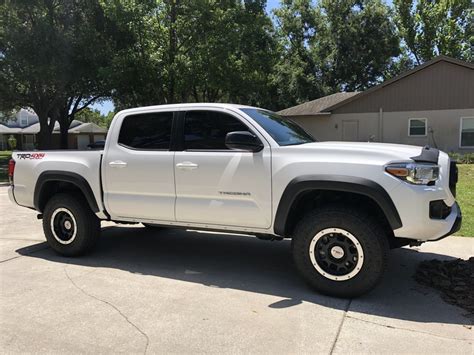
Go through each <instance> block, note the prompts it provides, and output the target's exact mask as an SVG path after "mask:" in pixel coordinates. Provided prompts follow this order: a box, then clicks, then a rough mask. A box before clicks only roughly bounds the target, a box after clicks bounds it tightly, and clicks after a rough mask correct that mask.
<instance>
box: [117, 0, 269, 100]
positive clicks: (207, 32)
mask: <svg viewBox="0 0 474 355" xmlns="http://www.w3.org/2000/svg"><path fill="white" fill-rule="evenodd" d="M126 6H127V3H126V2H123V3H122V2H115V3H114V6H112V7H111V11H110V13H111V15H112V16H115V17H116V18H117V19H118V22H121V23H122V24H124V25H125V23H127V24H129V23H130V21H128V20H124V21H121V19H123V16H121V14H123V13H124V11H122V10H120V9H122V8H126ZM132 16H133V21H132V23H133V25H130V26H131V27H132V33H133V37H134V38H135V40H134V43H135V44H134V45H133V46H132V47H131V48H129V50H128V51H127V52H126V53H124V54H123V55H121V56H120V59H119V60H118V61H117V62H116V68H117V69H116V70H114V71H115V73H117V74H116V75H114V74H112V75H114V78H115V83H116V84H115V90H114V96H113V97H114V102H115V104H116V106H117V107H119V108H124V107H129V106H137V105H150V104H162V103H175V102H190V101H191V102H192V101H232V102H244V103H252V104H257V103H259V104H271V96H270V95H269V94H267V93H268V91H267V90H266V89H267V85H268V82H269V80H270V79H269V77H270V73H271V71H272V66H273V63H274V47H275V42H274V40H273V38H272V30H273V26H272V22H271V20H270V19H269V18H268V16H267V15H266V13H265V1H245V2H240V1H209V0H193V1H191V0H181V1H179V0H168V1H158V2H156V3H155V4H152V6H151V5H147V6H142V7H138V8H137V7H135V8H133V9H132ZM118 73H119V74H118Z"/></svg>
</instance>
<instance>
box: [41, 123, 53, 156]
mask: <svg viewBox="0 0 474 355" xmlns="http://www.w3.org/2000/svg"><path fill="white" fill-rule="evenodd" d="M40 126H41V128H40V131H39V133H38V149H41V150H44V149H51V132H50V131H49V127H48V125H47V124H46V126H45V127H44V126H43V125H41V124H40Z"/></svg>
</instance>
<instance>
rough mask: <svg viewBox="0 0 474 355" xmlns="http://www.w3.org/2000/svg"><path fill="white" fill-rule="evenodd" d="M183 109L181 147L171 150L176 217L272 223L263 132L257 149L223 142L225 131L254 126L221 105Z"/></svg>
mask: <svg viewBox="0 0 474 355" xmlns="http://www.w3.org/2000/svg"><path fill="white" fill-rule="evenodd" d="M183 115H184V117H183V119H184V128H183V129H182V130H183V133H182V135H183V136H184V138H183V144H184V147H183V149H184V150H183V151H177V152H176V155H175V179H176V220H177V221H178V222H193V223H202V224H206V225H216V226H218V225H226V226H232V225H234V226H242V227H257V228H268V227H270V225H271V216H272V209H271V207H272V206H271V165H270V160H271V152H270V147H269V145H268V143H267V142H265V141H264V139H263V138H262V142H263V144H264V146H265V148H264V149H263V150H262V151H260V152H255V153H254V152H244V151H235V150H230V149H228V148H227V147H226V146H225V143H224V141H225V136H226V134H227V133H229V132H234V131H252V128H251V127H250V126H249V125H248V124H247V123H245V122H244V120H242V119H241V118H240V117H238V116H236V115H235V116H234V115H231V114H230V113H225V112H222V111H219V110H193V111H187V112H186V113H183ZM253 133H254V134H255V132H253ZM256 135H257V136H258V134H256Z"/></svg>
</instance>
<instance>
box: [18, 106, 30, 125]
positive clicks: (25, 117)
mask: <svg viewBox="0 0 474 355" xmlns="http://www.w3.org/2000/svg"><path fill="white" fill-rule="evenodd" d="M20 126H28V113H27V112H25V111H23V110H22V111H20Z"/></svg>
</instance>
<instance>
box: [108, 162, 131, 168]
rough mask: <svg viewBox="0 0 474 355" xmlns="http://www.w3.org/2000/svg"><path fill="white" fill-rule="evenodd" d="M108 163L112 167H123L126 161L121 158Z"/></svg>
mask: <svg viewBox="0 0 474 355" xmlns="http://www.w3.org/2000/svg"><path fill="white" fill-rule="evenodd" d="M109 165H110V166H111V167H112V168H125V167H126V166H127V163H125V162H124V161H121V160H115V161H111V162H110V163H109Z"/></svg>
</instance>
